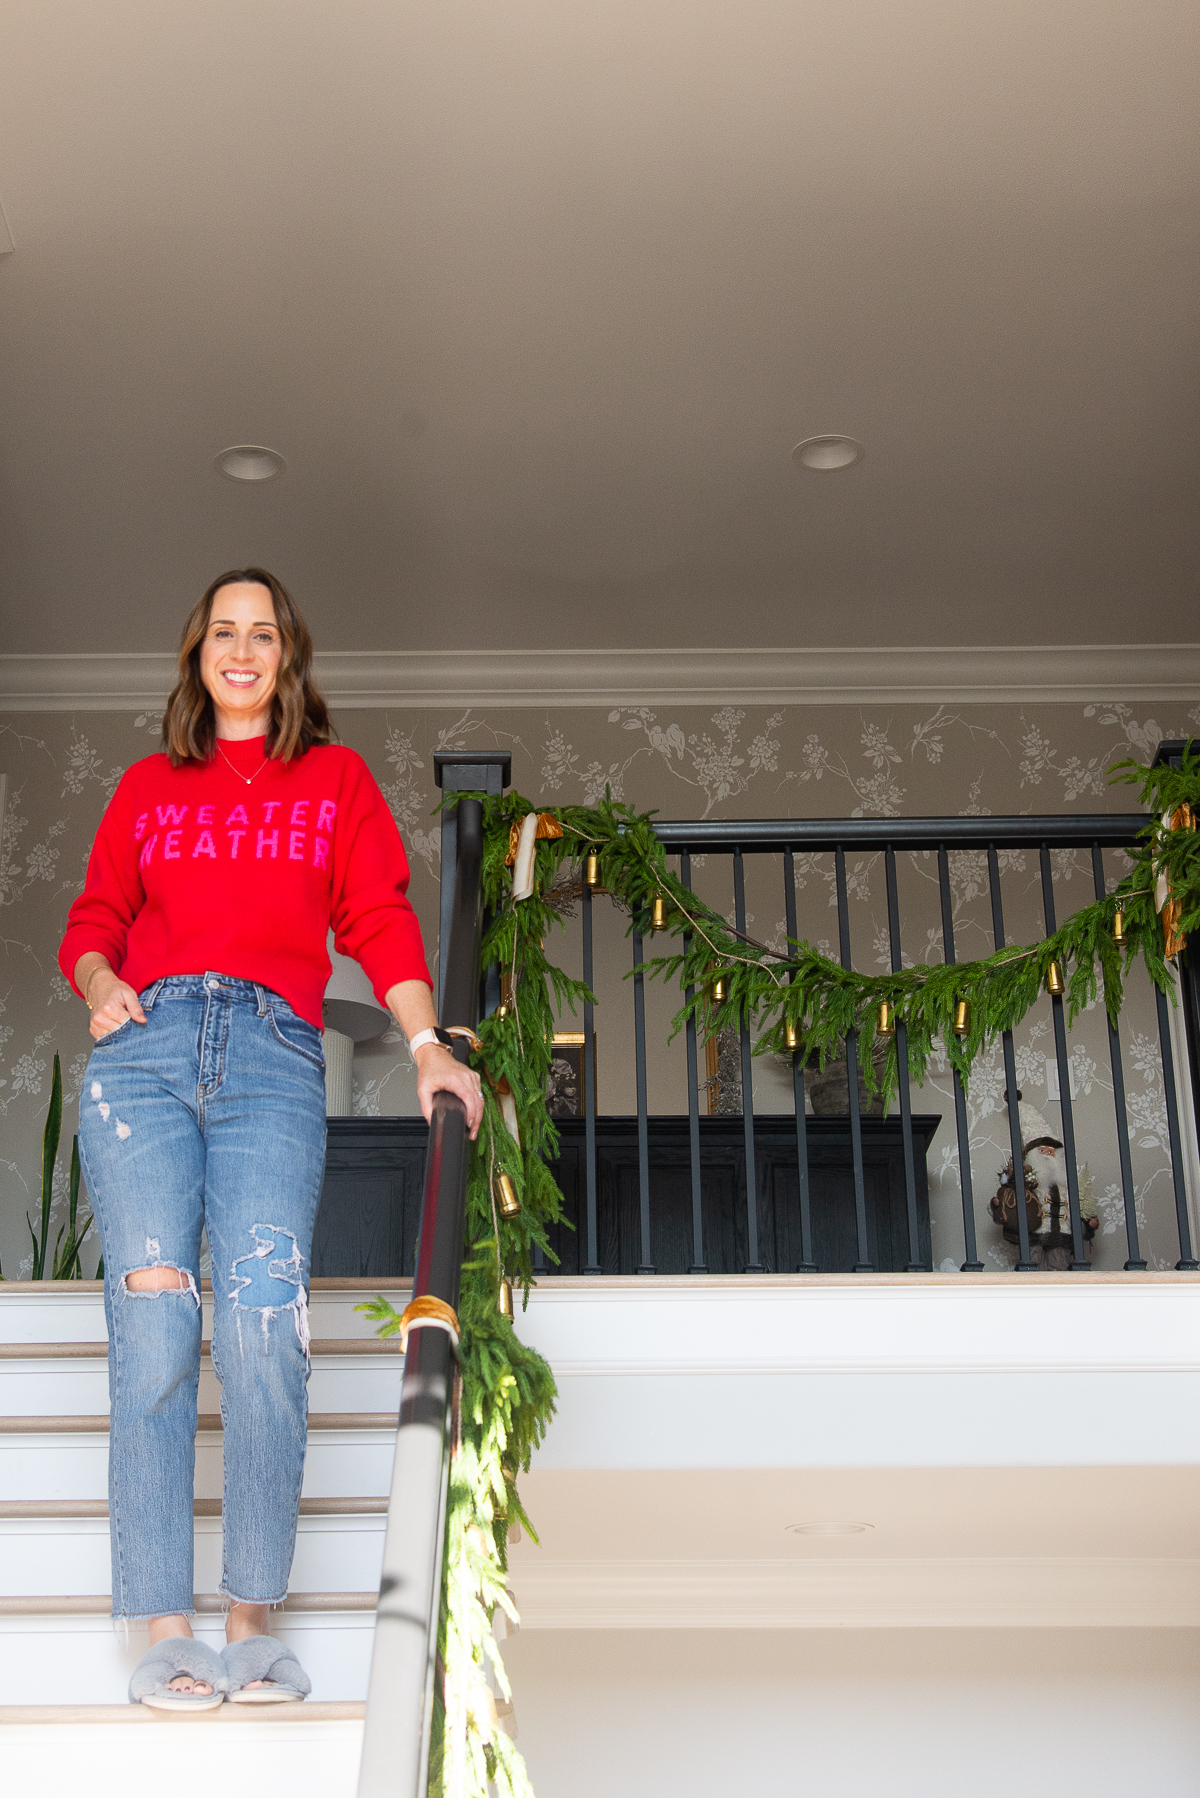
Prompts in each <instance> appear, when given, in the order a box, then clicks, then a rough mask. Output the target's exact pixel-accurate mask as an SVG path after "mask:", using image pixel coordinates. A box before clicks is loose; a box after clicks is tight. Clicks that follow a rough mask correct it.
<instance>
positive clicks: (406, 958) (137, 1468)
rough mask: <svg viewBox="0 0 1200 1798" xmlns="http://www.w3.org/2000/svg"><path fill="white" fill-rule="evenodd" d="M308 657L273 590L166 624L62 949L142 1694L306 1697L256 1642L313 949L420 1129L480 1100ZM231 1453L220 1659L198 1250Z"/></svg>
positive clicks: (303, 1414)
mask: <svg viewBox="0 0 1200 1798" xmlns="http://www.w3.org/2000/svg"><path fill="white" fill-rule="evenodd" d="M311 664H312V641H311V638H310V637H309V633H308V629H307V627H306V625H305V623H304V620H303V619H302V618H301V616H300V614H299V612H298V611H297V610H296V607H295V605H294V604H293V602H292V600H291V598H290V597H289V595H288V594H287V592H286V591H285V589H284V588H283V587H282V586H281V584H280V583H279V582H278V581H277V580H276V579H275V578H274V576H273V575H270V574H268V573H267V572H266V571H265V570H264V569H261V568H246V569H240V570H236V571H234V572H233V573H230V574H225V575H222V576H221V578H220V579H219V580H217V581H214V582H213V584H212V586H211V587H210V588H209V589H208V591H207V593H205V595H204V596H203V598H202V599H201V600H200V602H199V604H198V605H197V606H195V607H194V609H193V610H192V612H191V614H190V616H189V617H188V619H187V622H186V623H185V625H184V629H183V639H182V645H181V648H180V653H179V682H178V685H177V686H176V688H175V690H174V692H173V693H172V695H171V697H170V700H169V701H168V704H167V710H166V713H165V715H164V717H163V744H164V748H165V751H166V753H165V754H162V755H152V756H148V757H147V758H146V759H145V760H144V761H140V762H137V763H136V764H135V765H134V766H133V767H132V768H130V769H129V770H128V772H127V773H126V774H125V776H124V777H123V779H122V780H121V783H120V785H119V786H118V787H117V790H116V792H115V794H114V795H113V798H112V802H111V804H110V805H109V807H108V809H107V811H106V812H105V814H104V817H103V819H102V820H101V824H100V829H99V831H98V833H97V836H96V842H95V845H94V847H93V850H92V854H91V859H90V861H89V864H88V873H87V882H86V885H85V887H84V890H83V892H82V894H81V895H80V896H79V898H78V899H76V901H75V903H74V904H73V905H72V907H71V914H70V919H69V922H68V927H67V933H66V937H65V939H64V941H63V945H62V948H61V950H60V952H59V962H60V965H61V967H62V970H63V973H64V974H65V975H66V976H67V978H68V979H69V980H70V981H71V983H72V985H73V986H74V987H75V989H76V991H77V992H78V993H79V994H80V996H81V997H82V998H83V999H84V1001H85V1002H86V1003H87V1005H88V1007H89V1009H90V1011H91V1014H92V1015H91V1033H92V1036H93V1037H94V1038H95V1039H96V1046H95V1048H94V1049H93V1051H92V1055H91V1059H90V1061H89V1063H88V1068H87V1073H86V1075H85V1077H84V1083H83V1092H82V1095H81V1098H80V1119H79V1149H80V1158H81V1161H82V1163H83V1171H84V1178H85V1180H86V1182H87V1190H88V1193H89V1196H90V1198H91V1203H92V1209H93V1211H94V1212H95V1215H96V1219H97V1222H98V1224H99V1229H100V1239H101V1244H102V1246H103V1250H104V1302H105V1312H106V1315H107V1319H108V1338H109V1390H110V1397H111V1412H112V1417H111V1434H110V1450H109V1519H110V1533H111V1542H112V1568H113V1612H114V1615H115V1616H116V1617H118V1618H122V1619H126V1620H130V1621H132V1620H134V1619H138V1620H147V1621H148V1622H149V1626H150V1651H149V1653H148V1654H147V1655H146V1656H145V1657H144V1658H143V1660H142V1662H141V1664H140V1665H139V1667H138V1668H137V1670H136V1671H135V1673H134V1676H133V1681H132V1683H131V1685H130V1699H131V1701H132V1700H135V1699H141V1700H142V1701H143V1702H144V1703H148V1704H151V1705H156V1706H158V1707H159V1708H166V1709H180V1708H208V1707H211V1706H213V1705H217V1704H220V1703H221V1701H222V1698H223V1697H224V1696H226V1695H228V1697H229V1698H230V1699H232V1700H235V1701H236V1700H240V1701H242V1702H259V1703H262V1702H267V1701H270V1700H279V1699H286V1698H299V1697H303V1696H304V1695H305V1694H306V1693H307V1692H308V1691H309V1690H310V1684H309V1681H308V1679H307V1677H306V1675H305V1674H304V1673H303V1671H302V1669H301V1668H300V1666H299V1664H298V1663H297V1662H296V1660H295V1658H294V1657H293V1656H292V1655H291V1654H290V1653H289V1652H288V1651H287V1650H285V1649H284V1648H283V1647H282V1645H281V1644H280V1643H278V1642H275V1641H273V1640H272V1639H271V1638H270V1637H269V1636H268V1635H267V1634H266V1627H267V1615H268V1610H269V1608H270V1606H272V1605H275V1604H279V1603H281V1602H282V1600H283V1598H284V1597H285V1596H286V1592H287V1579H288V1573H289V1571H290V1568H291V1561H292V1551H293V1547H294V1543H295V1534H296V1517H297V1512H298V1508H299V1501H300V1484H301V1480H302V1477H303V1472H304V1452H305V1439H306V1429H307V1394H306V1381H307V1377H308V1270H309V1250H310V1246H311V1242H312V1230H313V1221H314V1217H315V1214H316V1208H317V1201H318V1198H319V1195H320V1191H321V1182H322V1177H323V1172H324V1160H325V1087H324V1078H323V1068H324V1060H323V1056H322V1050H321V1003H322V996H323V994H324V990H325V983H326V981H327V979H328V977H329V958H328V955H327V953H326V942H327V937H328V931H329V927H330V925H331V924H332V927H333V930H334V933H335V941H336V943H337V947H338V949H339V950H340V951H341V952H342V953H343V954H345V955H351V956H353V957H354V958H355V959H356V960H358V961H359V962H360V963H361V965H362V967H363V968H364V970H365V971H366V973H367V975H368V976H369V978H370V979H371V982H372V984H373V986H374V989H375V992H376V995H377V996H378V997H379V999H380V1000H381V1002H382V1003H384V1004H386V1006H387V1008H388V1010H389V1011H390V1012H391V1014H392V1016H393V1017H394V1018H395V1019H396V1021H397V1023H398V1024H399V1025H400V1026H401V1028H402V1029H403V1030H404V1031H405V1032H406V1034H407V1035H408V1037H409V1042H410V1047H411V1048H412V1051H413V1054H414V1057H415V1060H416V1064H417V1090H418V1094H419V1097H420V1102H421V1108H422V1110H423V1112H424V1113H425V1116H426V1117H427V1118H428V1117H429V1115H430V1110H431V1106H432V1101H433V1095H434V1093H435V1092H438V1091H446V1092H452V1093H456V1094H457V1095H458V1096H459V1098H460V1099H462V1101H463V1103H464V1104H465V1106H466V1110H467V1115H468V1122H469V1126H470V1130H471V1134H472V1136H474V1135H475V1134H476V1132H477V1131H478V1128H479V1120H480V1116H481V1114H482V1108H483V1107H482V1099H481V1097H480V1091H479V1078H478V1076H477V1075H476V1074H474V1073H472V1072H471V1070H470V1069H468V1068H465V1067H463V1066H461V1065H460V1064H459V1063H458V1062H457V1061H455V1059H454V1057H453V1056H452V1055H451V1054H450V1052H449V1050H448V1049H446V1048H445V1047H443V1045H442V1044H441V1043H440V1042H439V1041H438V1039H437V1037H436V1035H435V1034H434V1026H435V1023H436V1019H435V1014H434V1008H433V998H432V993H431V986H430V979H429V974H428V971H427V969H426V965H425V957H424V953H423V951H422V946H421V933H420V927H419V925H418V923H417V920H416V916H415V914H414V912H413V909H412V907H411V906H410V905H409V903H408V900H407V899H406V897H405V892H406V889H407V885H408V864H407V862H406V860H405V855H404V849H403V847H402V845H401V842H400V837H399V834H398V832H397V830H396V826H395V824H394V822H393V820H392V817H391V814H390V813H389V811H388V809H387V806H386V804H385V802H384V800H383V796H382V795H381V793H380V791H379V789H378V787H377V786H376V784H375V782H374V780H373V779H372V777H371V775H370V773H369V771H368V769H367V767H366V764H365V763H364V762H363V761H362V759H361V757H359V756H357V755H356V754H355V753H354V752H353V750H349V749H343V748H341V747H340V746H337V745H333V744H331V742H330V734H331V730H330V723H329V715H328V712H327V711H326V708H325V704H324V702H323V700H322V699H321V697H320V695H319V694H318V693H317V692H316V690H315V688H314V687H313V685H312V680H311V674H310V670H311ZM205 1226H207V1230H208V1241H209V1246H210V1248H211V1251H212V1273H213V1281H212V1284H213V1340H212V1358H213V1367H214V1370H215V1371H216V1373H217V1375H218V1378H219V1379H220V1382H221V1416H222V1420H223V1424H224V1432H225V1445H224V1447H225V1489H224V1499H223V1508H222V1516H223V1555H224V1567H223V1577H222V1581H221V1592H222V1593H223V1595H224V1596H225V1598H226V1600H227V1601H228V1606H229V1609H228V1614H227V1617H226V1625H225V1634H226V1647H225V1649H224V1651H223V1653H222V1654H221V1655H219V1656H218V1655H217V1654H216V1653H215V1652H214V1651H213V1650H212V1649H210V1648H208V1647H207V1646H206V1645H205V1644H204V1643H201V1642H197V1641H195V1640H194V1639H193V1637H192V1634H191V1626H190V1624H189V1621H188V1619H189V1616H190V1615H191V1613H192V1608H193V1607H192V1578H193V1574H192V1545H193V1528H192V1498H193V1470H194V1462H195V1432H196V1396H197V1384H198V1380H199V1370H200V1333H201V1309H200V1235H201V1230H202V1229H203V1228H204V1227H205Z"/></svg>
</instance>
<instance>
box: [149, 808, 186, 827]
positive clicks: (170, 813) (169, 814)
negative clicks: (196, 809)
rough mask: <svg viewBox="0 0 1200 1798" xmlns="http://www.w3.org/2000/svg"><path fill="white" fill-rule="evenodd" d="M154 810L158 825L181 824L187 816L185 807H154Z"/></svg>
mask: <svg viewBox="0 0 1200 1798" xmlns="http://www.w3.org/2000/svg"><path fill="white" fill-rule="evenodd" d="M154 809H155V811H156V812H157V814H158V821H159V823H160V824H182V823H183V821H184V819H185V818H186V817H187V815H188V808H187V806H186V805H156V806H155V808H154ZM164 813H165V814H166V815H165V817H164V815H163V814H164Z"/></svg>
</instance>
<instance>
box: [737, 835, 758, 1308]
mask: <svg viewBox="0 0 1200 1798" xmlns="http://www.w3.org/2000/svg"><path fill="white" fill-rule="evenodd" d="M733 907H734V921H735V923H736V925H737V928H738V930H739V931H740V932H741V933H742V934H743V935H745V931H746V875H745V869H744V868H743V866H742V852H741V850H740V849H735V850H734V852H733ZM738 1036H739V1039H740V1042H741V1048H742V1128H743V1134H744V1137H745V1143H746V1245H747V1249H748V1251H749V1256H748V1260H747V1263H746V1272H747V1273H748V1274H761V1273H762V1272H763V1269H762V1268H761V1267H760V1266H759V1261H758V1177H757V1169H756V1167H755V1165H754V1069H753V1064H752V1063H751V1060H750V1026H749V1021H748V1019H747V1017H746V1008H745V1006H743V1007H742V1008H741V1012H740V1014H739V1017H738Z"/></svg>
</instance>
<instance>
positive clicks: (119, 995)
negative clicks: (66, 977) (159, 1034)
mask: <svg viewBox="0 0 1200 1798" xmlns="http://www.w3.org/2000/svg"><path fill="white" fill-rule="evenodd" d="M88 996H89V998H90V999H91V1003H92V1017H91V1023H90V1024H89V1026H88V1027H89V1029H90V1030H91V1033H92V1035H93V1036H94V1037H95V1039H96V1041H97V1042H101V1041H103V1039H104V1038H105V1037H106V1036H111V1035H112V1033H113V1031H114V1030H119V1029H120V1028H121V1025H122V1024H124V1023H126V1022H128V1020H129V1019H130V1018H132V1019H133V1021H134V1023H135V1024H144V1023H145V1022H146V1014H145V1012H144V1011H143V1010H142V1002H141V1000H140V999H139V998H138V996H137V994H136V992H135V991H134V990H133V988H132V987H131V986H130V985H129V983H128V982H127V981H125V980H121V979H119V978H118V976H117V975H116V974H114V973H113V971H112V969H111V968H98V969H97V970H96V972H95V973H94V974H93V975H92V983H91V986H90V988H89V989H88Z"/></svg>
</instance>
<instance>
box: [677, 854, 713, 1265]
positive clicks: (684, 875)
mask: <svg viewBox="0 0 1200 1798" xmlns="http://www.w3.org/2000/svg"><path fill="white" fill-rule="evenodd" d="M679 878H680V880H681V881H682V883H683V885H684V886H685V887H686V888H687V890H688V892H689V893H690V892H691V890H692V858H691V856H690V855H689V854H688V852H687V850H686V849H685V850H684V851H683V853H682V854H681V855H680V857H679ZM691 946H692V933H691V931H690V930H688V931H685V932H684V936H683V952H684V954H685V955H686V954H687V953H688V951H689V950H690V949H691ZM695 993H696V989H695V987H694V986H689V987H688V988H687V991H686V994H685V997H686V999H687V1002H688V1004H689V1005H690V1004H691V1002H692V1000H693V998H694V997H695ZM686 1036H687V1082H688V1143H689V1145H690V1148H691V1157H692V1265H691V1267H689V1269H688V1272H689V1273H690V1274H706V1273H707V1272H708V1268H707V1267H706V1266H705V1264H704V1207H703V1202H702V1201H703V1188H702V1186H701V1181H700V1083H699V1074H698V1070H697V1067H696V1020H695V1018H694V1017H689V1018H688V1021H687V1031H686Z"/></svg>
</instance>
